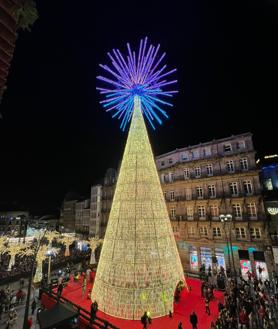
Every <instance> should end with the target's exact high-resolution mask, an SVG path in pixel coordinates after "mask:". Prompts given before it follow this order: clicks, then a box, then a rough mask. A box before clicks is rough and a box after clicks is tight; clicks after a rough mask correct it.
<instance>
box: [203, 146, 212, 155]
mask: <svg viewBox="0 0 278 329" xmlns="http://www.w3.org/2000/svg"><path fill="white" fill-rule="evenodd" d="M203 153H204V156H211V147H206V148H204V151H203Z"/></svg>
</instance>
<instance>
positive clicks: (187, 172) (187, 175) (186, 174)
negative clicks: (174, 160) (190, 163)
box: [183, 168, 190, 179]
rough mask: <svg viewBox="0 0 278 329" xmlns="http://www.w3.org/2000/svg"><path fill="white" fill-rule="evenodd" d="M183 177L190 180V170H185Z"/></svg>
mask: <svg viewBox="0 0 278 329" xmlns="http://www.w3.org/2000/svg"><path fill="white" fill-rule="evenodd" d="M183 176H184V179H188V178H190V172H189V169H188V168H184V169H183Z"/></svg>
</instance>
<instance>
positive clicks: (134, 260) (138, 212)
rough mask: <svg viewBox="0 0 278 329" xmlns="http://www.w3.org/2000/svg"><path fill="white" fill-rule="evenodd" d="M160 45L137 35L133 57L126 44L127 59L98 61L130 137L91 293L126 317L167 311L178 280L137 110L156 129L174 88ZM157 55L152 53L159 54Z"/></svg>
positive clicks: (109, 103)
mask: <svg viewBox="0 0 278 329" xmlns="http://www.w3.org/2000/svg"><path fill="white" fill-rule="evenodd" d="M158 51H159V45H158V46H157V47H153V46H150V47H147V39H145V40H141V42H140V47H139V53H138V56H137V55H136V54H135V52H132V51H131V49H130V46H129V45H128V56H127V58H126V59H125V58H124V57H123V56H122V54H121V53H120V51H119V50H113V55H112V54H110V53H109V54H108V55H109V57H110V59H111V60H112V65H113V69H111V68H110V67H108V66H106V65H101V67H102V68H103V69H105V70H106V71H107V72H109V73H110V74H111V75H112V76H113V77H114V78H116V79H115V80H111V79H108V78H105V77H98V79H100V80H102V81H104V82H106V83H109V84H110V86H111V87H110V89H106V88H98V89H99V90H100V92H101V94H104V95H105V96H106V99H105V100H104V101H102V102H101V103H103V104H104V106H105V108H106V109H107V111H114V115H113V116H114V117H118V118H119V119H121V120H122V123H121V128H122V129H125V127H126V125H127V123H128V122H129V121H130V120H131V124H130V129H129V133H128V139H127V143H126V146H125V151H124V155H123V159H122V163H121V169H120V173H119V177H118V181H117V186H116V190H115V194H114V199H113V203H112V208H111V212H110V216H109V221H108V226H107V229H106V234H105V238H104V242H103V246H102V251H101V255H100V260H99V264H98V268H97V273H96V279H95V283H94V287H93V291H92V300H96V301H97V302H98V305H99V309H100V310H102V311H103V312H105V313H107V314H110V315H113V316H116V317H120V318H125V319H140V318H141V316H142V315H143V313H144V312H145V311H148V312H150V314H151V317H153V318H154V317H159V316H163V315H166V314H168V313H169V311H170V310H171V311H173V299H174V293H175V289H176V286H177V284H178V283H179V282H180V281H183V280H184V274H183V269H182V265H181V262H180V257H179V254H178V250H177V247H176V242H175V239H174V235H173V231H172V227H171V223H170V220H169V215H168V212H167V207H166V204H165V200H164V196H163V193H162V189H161V185H160V181H159V177H158V174H157V169H156V165H155V161H154V158H153V153H152V149H151V145H150V142H149V138H148V134H147V130H146V126H145V122H144V118H143V115H145V117H146V118H147V120H148V121H149V122H150V124H151V126H152V127H153V128H154V123H153V122H154V121H155V120H156V121H157V122H158V123H161V119H160V118H159V114H162V115H164V116H166V117H167V114H166V112H165V111H164V110H162V108H161V107H160V106H161V105H163V104H164V105H169V106H171V104H170V103H169V102H166V101H165V100H164V99H165V98H166V97H172V96H173V94H174V93H175V91H164V90H163V87H164V86H167V85H171V84H173V83H175V82H176V80H174V81H170V82H167V81H166V80H165V79H164V78H165V77H166V76H167V75H169V74H170V73H172V72H174V71H175V70H171V71H168V72H165V73H164V70H165V68H166V65H164V66H163V67H162V68H160V69H158V66H159V64H160V62H161V61H162V59H163V57H164V56H165V54H162V55H161V56H160V57H158ZM157 57H158V58H157Z"/></svg>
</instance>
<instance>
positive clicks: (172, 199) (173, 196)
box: [170, 191, 175, 201]
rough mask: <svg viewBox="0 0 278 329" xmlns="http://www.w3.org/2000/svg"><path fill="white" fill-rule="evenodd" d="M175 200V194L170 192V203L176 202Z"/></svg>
mask: <svg viewBox="0 0 278 329" xmlns="http://www.w3.org/2000/svg"><path fill="white" fill-rule="evenodd" d="M174 200H175V192H174V191H170V201H174Z"/></svg>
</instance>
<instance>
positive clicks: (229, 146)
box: [223, 144, 232, 152]
mask: <svg viewBox="0 0 278 329" xmlns="http://www.w3.org/2000/svg"><path fill="white" fill-rule="evenodd" d="M223 148H224V152H231V151H232V145H231V144H224V146H223Z"/></svg>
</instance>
